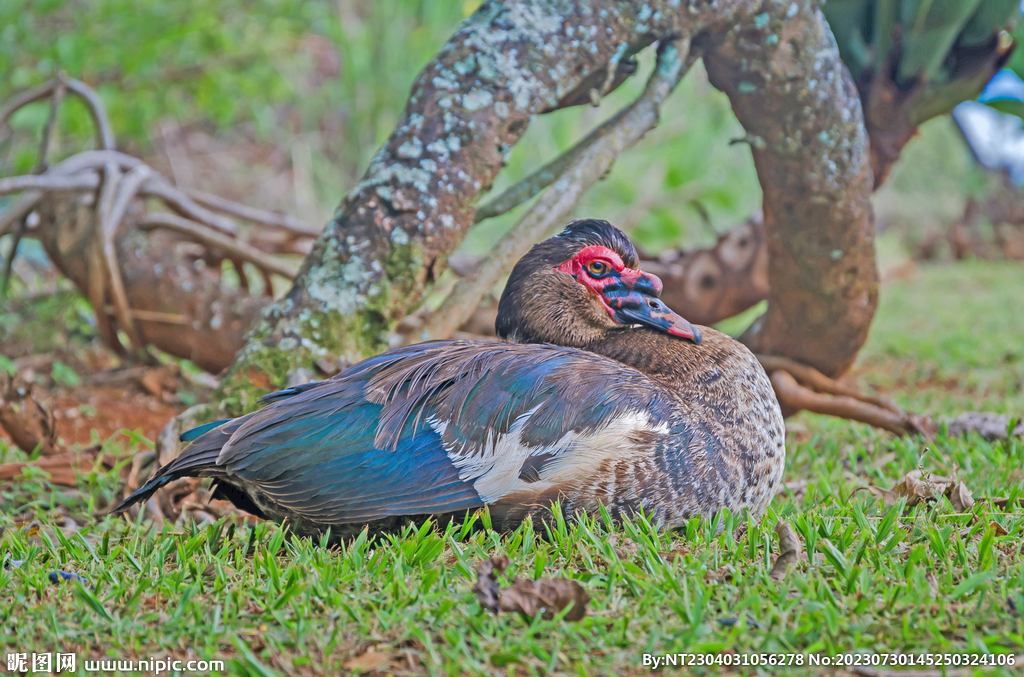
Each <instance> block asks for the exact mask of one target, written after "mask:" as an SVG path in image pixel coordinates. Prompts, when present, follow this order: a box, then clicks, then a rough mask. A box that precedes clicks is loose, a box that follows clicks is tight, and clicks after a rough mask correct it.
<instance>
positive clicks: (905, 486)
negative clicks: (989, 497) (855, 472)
mask: <svg viewBox="0 0 1024 677" xmlns="http://www.w3.org/2000/svg"><path fill="white" fill-rule="evenodd" d="M857 491H867V492H870V493H871V495H872V496H874V497H875V498H880V499H882V501H883V502H884V503H885V506H886V507H887V508H888V507H892V506H894V505H896V503H897V502H898V501H899V500H900V499H901V498H906V499H907V507H908V508H912V507H914V506H915V505H919V504H921V503H925V502H927V501H932V500H935V499H936V498H937V497H938V496H940V495H945V496H947V497H949V500H950V502H951V503H953V508H954V509H956V510H957V511H958V512H964V511H965V510H969V509H970V508H971V506H973V505H974V497H973V496H972V495H971V492H970V490H969V489H968V488H967V485H965V484H964V483H963V482H961V481H960V480H959V479H958V478H957V477H943V476H942V475H931V474H927V473H923V472H922V471H921V470H920V469H918V470H911V471H910V472H908V473H907V474H906V475H904V476H903V477H901V478H900V480H899V481H898V482H897V483H896V484H894V485H893V487H892V489H882V488H881V487H875V486H867V487H860V488H858V489H857ZM855 493H856V492H855ZM958 506H959V507H958Z"/></svg>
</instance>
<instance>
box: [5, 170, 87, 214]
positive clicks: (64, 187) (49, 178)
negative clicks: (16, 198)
mask: <svg viewBox="0 0 1024 677" xmlns="http://www.w3.org/2000/svg"><path fill="white" fill-rule="evenodd" d="M99 185H100V177H99V174H96V173H95V172H90V173H87V174H86V173H77V174H71V175H63V174H52V173H46V174H26V175H24V176H12V177H10V178H7V179H0V195H8V194H10V193H20V192H22V191H26V190H33V191H35V190H40V191H46V192H60V193H76V192H79V191H85V190H96V189H97V188H99ZM13 209H14V207H12V208H11V209H10V210H8V212H6V213H9V212H10V211H11V210H13ZM29 211H31V209H30V210H29Z"/></svg>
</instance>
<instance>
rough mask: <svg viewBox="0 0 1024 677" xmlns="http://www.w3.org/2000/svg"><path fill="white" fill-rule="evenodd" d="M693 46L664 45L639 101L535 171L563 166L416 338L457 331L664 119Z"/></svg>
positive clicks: (683, 43) (685, 43)
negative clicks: (660, 116)
mask: <svg viewBox="0 0 1024 677" xmlns="http://www.w3.org/2000/svg"><path fill="white" fill-rule="evenodd" d="M689 51H690V45H689V40H685V39H684V40H680V41H679V42H678V43H673V44H669V45H666V46H665V47H663V48H662V49H660V50H659V52H658V65H657V67H656V68H655V71H654V73H653V74H652V75H651V78H650V80H649V81H648V83H647V87H646V88H645V89H644V92H643V94H641V95H640V96H639V97H638V98H637V100H636V101H634V102H633V103H632V104H630V105H629V107H628V108H626V109H625V110H623V111H621V112H620V113H618V114H617V115H615V116H614V117H613V118H612V119H611V120H608V121H607V122H606V123H604V124H603V125H601V126H600V127H598V128H597V129H595V130H594V131H593V132H591V133H590V134H588V135H587V137H586V138H584V139H583V140H582V141H580V142H579V143H578V144H576V145H575V146H573V147H572V148H571V149H570V150H568V151H567V152H566V153H565V154H564V155H562V156H561V157H559V158H558V159H556V160H555V161H554V162H551V163H550V164H548V165H547V166H545V168H544V169H542V170H541V171H540V172H538V173H536V174H534V175H533V176H547V174H546V172H551V173H552V175H554V172H555V171H558V172H559V174H558V175H556V176H555V178H556V179H557V180H556V181H555V182H554V185H552V186H551V188H549V189H548V191H547V192H545V193H544V195H543V196H542V197H541V199H540V201H538V202H537V204H536V205H534V206H533V207H532V208H531V209H530V211H529V212H527V213H526V214H524V215H523V218H521V219H520V220H519V222H518V223H516V225H515V226H513V228H512V229H511V230H510V231H509V232H508V233H506V234H505V236H504V237H503V238H502V239H501V241H500V242H498V244H497V245H496V246H495V247H494V248H493V249H492V250H491V251H490V252H489V253H488V255H487V258H486V259H484V261H483V263H482V264H481V265H480V266H478V267H476V268H475V269H474V270H473V271H472V272H471V273H469V274H468V275H466V276H465V277H464V278H463V280H462V282H461V283H460V284H459V285H457V286H456V287H455V289H453V290H452V292H451V294H449V295H448V298H446V299H445V301H444V303H442V304H441V307H440V308H438V309H437V310H436V311H435V312H433V313H431V315H430V318H429V319H428V320H427V323H426V325H425V326H424V327H423V329H422V330H421V331H419V332H416V333H414V334H413V336H414V337H415V338H417V339H418V340H423V341H425V340H428V339H434V338H449V337H451V335H452V334H453V333H455V331H456V330H457V329H458V328H459V327H461V326H462V325H463V324H465V322H466V321H467V320H469V318H470V317H471V316H472V315H473V313H474V311H475V310H476V309H477V307H478V306H479V305H480V301H481V300H482V299H483V298H484V296H486V295H487V293H488V292H489V291H490V290H491V288H492V287H493V286H494V285H495V284H497V283H498V280H500V279H501V277H502V275H504V274H506V273H508V272H509V270H511V269H512V266H514V265H515V262H516V261H518V260H519V259H520V258H522V256H523V255H524V254H526V252H527V251H529V249H530V247H532V246H533V243H534V242H537V241H538V240H541V239H543V238H544V237H546V236H547V235H548V234H550V232H551V231H552V230H554V229H555V228H557V227H558V226H560V225H562V224H563V223H564V221H565V219H567V218H568V216H569V214H570V212H571V211H572V210H573V208H574V207H575V206H576V204H577V203H578V202H579V201H580V199H581V198H582V197H583V196H584V195H585V194H586V192H587V191H588V190H590V188H591V187H592V186H593V185H594V184H595V183H597V181H598V179H600V178H601V177H602V176H604V175H605V174H606V173H607V172H608V170H610V169H611V166H612V164H613V163H614V162H615V159H616V158H617V157H618V156H619V155H620V154H621V153H622V152H623V151H625V150H626V149H627V148H630V147H631V146H633V145H634V144H636V142H637V141H639V140H640V138H641V137H643V135H644V134H646V133H647V132H648V131H649V130H651V129H652V128H653V127H654V126H656V125H657V124H658V113H659V110H660V108H661V104H662V103H663V102H664V101H665V98H666V97H667V96H668V95H669V94H670V93H671V92H672V91H673V90H674V89H675V87H676V85H678V84H679V81H680V80H681V79H682V77H683V75H685V74H686V71H687V69H688V66H689V64H690V63H692V61H693V59H692V58H691V57H690V56H689ZM563 158H568V159H563ZM526 182H527V183H529V184H530V185H536V184H532V183H530V179H527V180H526ZM503 196H504V194H503ZM501 199H502V198H499V199H498V200H499V202H500V201H501Z"/></svg>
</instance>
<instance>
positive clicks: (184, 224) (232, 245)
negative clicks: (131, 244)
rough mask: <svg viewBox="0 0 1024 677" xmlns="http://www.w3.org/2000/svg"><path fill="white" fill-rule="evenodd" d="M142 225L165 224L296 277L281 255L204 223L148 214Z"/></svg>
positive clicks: (266, 268) (147, 227)
mask: <svg viewBox="0 0 1024 677" xmlns="http://www.w3.org/2000/svg"><path fill="white" fill-rule="evenodd" d="M139 228H141V229H142V230H153V229H156V228H164V229H167V230H170V231H173V232H175V233H178V234H179V235H184V236H186V237H187V238H188V239H190V240H192V241H193V242H198V243H199V244H201V245H205V246H206V247H209V248H211V249H215V250H218V251H220V252H221V253H223V254H225V255H229V256H232V257H235V258H236V259H238V260H240V261H247V262H249V263H251V264H253V265H254V266H256V267H257V268H259V269H260V270H262V271H266V272H268V273H274V274H275V275H280V276H282V277H284V278H287V279H289V280H291V279H292V278H294V277H295V272H294V271H293V270H292V269H291V268H289V267H288V266H285V265H283V264H282V263H280V262H278V261H277V259H274V258H272V257H270V256H267V255H266V254H264V253H263V252H261V251H260V250H258V249H256V248H255V247H252V246H250V245H247V244H245V243H244V242H240V241H238V240H235V239H232V238H230V237H227V236H225V235H222V234H220V233H218V232H217V231H215V230H213V229H211V228H208V227H206V226H204V225H203V224H199V223H196V222H195V221H189V220H188V219H183V218H181V217H180V216H175V215H174V214H165V213H156V214H147V215H146V216H145V217H143V218H142V220H141V221H139Z"/></svg>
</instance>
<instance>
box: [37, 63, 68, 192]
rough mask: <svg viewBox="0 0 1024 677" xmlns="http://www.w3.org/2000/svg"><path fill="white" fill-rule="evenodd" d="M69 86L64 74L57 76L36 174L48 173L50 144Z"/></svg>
mask: <svg viewBox="0 0 1024 677" xmlns="http://www.w3.org/2000/svg"><path fill="white" fill-rule="evenodd" d="M66 89H67V86H66V84H65V82H64V75H63V73H61V74H58V75H57V84H56V85H55V86H54V89H53V97H52V98H51V99H50V116H49V117H48V118H47V119H46V126H45V127H44V128H43V138H42V140H41V141H40V142H39V162H38V164H37V165H36V172H35V173H36V174H42V173H43V172H45V171H46V169H47V167H48V164H47V159H46V158H47V157H49V155H50V144H51V142H52V141H53V131H54V130H55V129H56V128H57V111H58V110H59V109H60V104H61V102H62V101H63V100H64V92H65V91H66Z"/></svg>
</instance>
